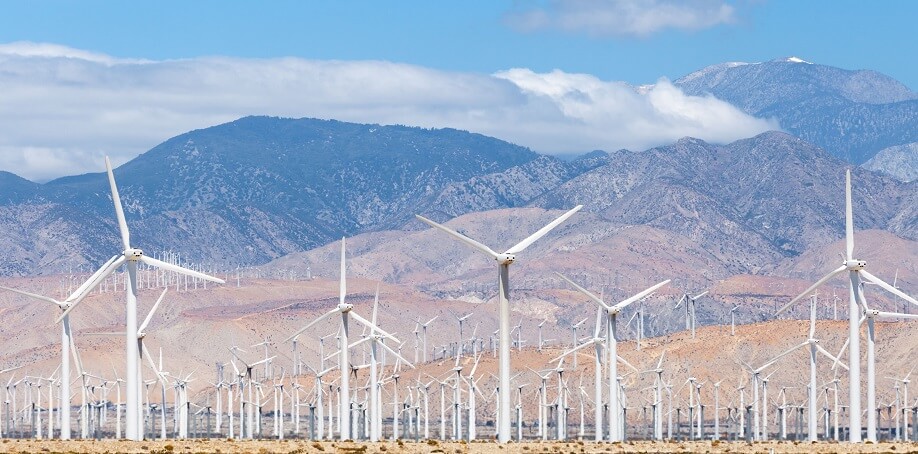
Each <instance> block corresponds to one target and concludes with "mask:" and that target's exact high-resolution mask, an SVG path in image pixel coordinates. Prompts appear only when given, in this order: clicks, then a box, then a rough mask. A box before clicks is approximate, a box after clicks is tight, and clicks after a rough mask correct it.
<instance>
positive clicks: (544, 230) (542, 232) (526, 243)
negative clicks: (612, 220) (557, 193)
mask: <svg viewBox="0 0 918 454" xmlns="http://www.w3.org/2000/svg"><path fill="white" fill-rule="evenodd" d="M581 208H583V205H577V206H575V207H574V208H572V209H571V210H570V211H568V212H567V213H564V214H562V215H561V216H560V217H559V218H558V219H555V220H554V221H551V223H549V224H548V225H546V226H545V227H542V228H541V229H539V231H537V232H536V233H533V234H532V235H529V237H528V238H526V239H525V240H523V241H520V242H519V243H517V244H516V246H513V247H512V248H510V249H507V252H504V254H518V253H520V252H523V250H524V249H526V248H527V247H529V245H530V244H532V243H535V242H536V240H538V239H539V238H542V237H543V236H545V234H546V233H548V232H550V231H551V230H552V229H554V228H555V227H557V226H558V224H561V223H562V222H564V221H565V220H567V218H569V217H571V216H573V215H574V213H576V212H578V211H580V209H581Z"/></svg>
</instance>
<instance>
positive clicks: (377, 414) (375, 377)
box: [349, 285, 414, 442]
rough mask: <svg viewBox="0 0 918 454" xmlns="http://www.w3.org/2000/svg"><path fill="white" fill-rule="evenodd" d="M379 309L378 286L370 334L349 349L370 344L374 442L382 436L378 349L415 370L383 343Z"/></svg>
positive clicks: (371, 413) (372, 435)
mask: <svg viewBox="0 0 918 454" xmlns="http://www.w3.org/2000/svg"><path fill="white" fill-rule="evenodd" d="M378 307H379V286H378V285H377V286H376V296H375V297H374V299H373V315H372V317H371V319H370V325H371V326H370V334H369V335H368V336H367V337H365V338H363V339H361V340H359V341H357V342H354V343H353V344H351V345H350V347H349V348H355V347H357V346H358V345H360V344H363V343H366V342H370V364H369V366H370V384H369V394H370V396H369V401H370V407H369V410H370V418H371V419H370V441H372V442H376V441H379V439H380V437H381V436H382V401H381V400H380V398H379V372H378V371H377V367H378V366H379V362H378V360H377V357H378V354H377V353H378V350H377V348H378V347H382V348H383V349H384V350H387V351H388V352H389V353H391V354H392V356H394V357H395V358H396V360H397V361H401V362H404V363H405V364H407V365H408V367H411V368H412V369H413V368H414V365H413V364H411V362H409V361H408V360H406V359H405V358H404V357H402V355H400V354H399V353H398V352H396V351H395V350H393V349H392V347H389V346H388V345H386V343H385V342H383V338H384V337H385V336H384V335H382V334H380V333H377V331H378V329H377V328H376V326H378V325H377V324H376V320H377V318H376V315H377V313H378ZM389 338H390V339H392V340H394V341H395V342H396V343H401V341H399V340H398V339H396V338H394V337H391V336H390V337H389Z"/></svg>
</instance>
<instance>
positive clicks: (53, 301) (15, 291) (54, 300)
mask: <svg viewBox="0 0 918 454" xmlns="http://www.w3.org/2000/svg"><path fill="white" fill-rule="evenodd" d="M0 289H3V290H9V291H11V292H14V293H18V294H20V295H25V296H28V297H30V298H35V299H37V300H42V301H47V302H49V303H54V304H57V305H58V306H63V305H64V303H62V302H60V301H58V300H56V299H54V298H49V297H47V296H43V295H39V294H36V293H29V292H26V291H24V290H16V289H14V288H10V287H4V286H2V285H0Z"/></svg>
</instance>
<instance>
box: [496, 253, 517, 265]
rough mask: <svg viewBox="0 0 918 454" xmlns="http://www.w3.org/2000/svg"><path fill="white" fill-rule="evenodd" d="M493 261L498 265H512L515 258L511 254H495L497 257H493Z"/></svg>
mask: <svg viewBox="0 0 918 454" xmlns="http://www.w3.org/2000/svg"><path fill="white" fill-rule="evenodd" d="M494 260H497V263H498V264H499V265H509V264H511V263H513V261H514V260H516V256H515V255H513V254H506V253H504V254H497V256H495V257H494Z"/></svg>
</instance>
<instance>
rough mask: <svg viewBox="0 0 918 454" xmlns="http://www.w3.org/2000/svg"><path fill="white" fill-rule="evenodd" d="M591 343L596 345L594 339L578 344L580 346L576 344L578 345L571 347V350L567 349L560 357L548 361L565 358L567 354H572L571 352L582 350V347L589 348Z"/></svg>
mask: <svg viewBox="0 0 918 454" xmlns="http://www.w3.org/2000/svg"><path fill="white" fill-rule="evenodd" d="M591 345H594V342H593V341H592V340H590V341H589V342H584V343H582V344H580V345H578V346H576V347H574V348H572V349H570V350H568V351H566V352H564V353H562V354H560V355H559V356H558V357H556V358H553V359H552V360H550V361H548V362H549V363H553V362H555V361H558V360H561V359H564V357H565V356H567V355H570V354H571V353H574V352H576V351H578V350H582V349H584V348H587V347H589V346H591Z"/></svg>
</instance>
